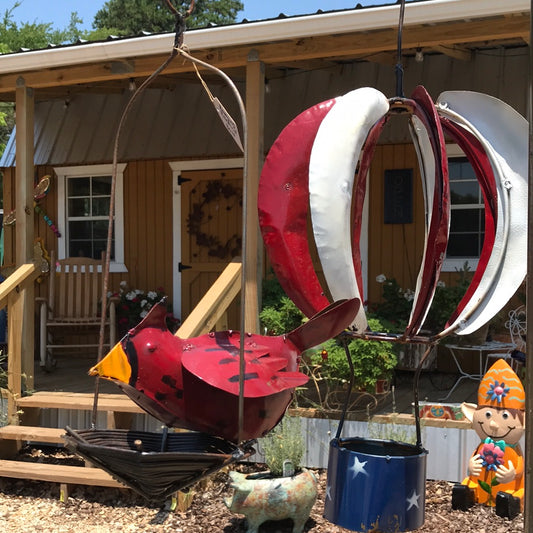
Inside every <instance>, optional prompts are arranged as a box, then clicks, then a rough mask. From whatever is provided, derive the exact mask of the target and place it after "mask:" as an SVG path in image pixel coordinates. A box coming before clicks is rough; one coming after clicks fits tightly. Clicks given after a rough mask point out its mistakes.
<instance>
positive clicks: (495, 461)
mask: <svg viewBox="0 0 533 533" xmlns="http://www.w3.org/2000/svg"><path fill="white" fill-rule="evenodd" d="M481 458H482V459H483V466H484V467H486V468H487V470H492V471H494V472H496V470H497V468H498V467H499V466H500V465H501V464H503V451H502V450H501V449H500V447H499V446H496V444H494V442H489V443H486V444H484V445H483V449H482V450H481Z"/></svg>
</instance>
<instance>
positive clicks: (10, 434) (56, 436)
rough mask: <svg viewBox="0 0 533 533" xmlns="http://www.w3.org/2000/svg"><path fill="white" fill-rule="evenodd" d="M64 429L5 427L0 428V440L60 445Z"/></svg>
mask: <svg viewBox="0 0 533 533" xmlns="http://www.w3.org/2000/svg"><path fill="white" fill-rule="evenodd" d="M64 434H65V430H64V429H60V428H40V427H35V426H5V427H2V428H0V439H5V440H16V441H28V442H39V443H46V444H62V443H63V435H64Z"/></svg>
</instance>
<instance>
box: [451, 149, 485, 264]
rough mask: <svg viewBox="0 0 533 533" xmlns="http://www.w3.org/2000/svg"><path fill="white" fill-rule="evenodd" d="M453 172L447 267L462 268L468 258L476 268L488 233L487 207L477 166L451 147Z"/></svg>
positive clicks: (469, 262)
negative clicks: (478, 178)
mask: <svg viewBox="0 0 533 533" xmlns="http://www.w3.org/2000/svg"><path fill="white" fill-rule="evenodd" d="M448 153H449V154H450V153H451V155H449V157H448V168H449V173H450V196H451V222H450V237H449V241H448V248H447V249H446V261H445V263H444V270H448V271H449V270H455V268H461V267H462V266H463V265H464V263H465V261H468V266H469V267H470V268H471V269H472V270H474V269H475V268H476V267H477V263H478V260H479V255H480V253H481V249H482V247H483V239H484V236H485V207H484V203H483V195H482V193H481V188H480V186H479V183H478V181H477V178H476V174H475V172H474V169H473V168H472V166H471V165H470V163H469V162H468V159H467V158H466V157H464V156H462V157H460V156H459V157H456V156H455V155H454V153H458V151H457V147H455V150H453V149H448Z"/></svg>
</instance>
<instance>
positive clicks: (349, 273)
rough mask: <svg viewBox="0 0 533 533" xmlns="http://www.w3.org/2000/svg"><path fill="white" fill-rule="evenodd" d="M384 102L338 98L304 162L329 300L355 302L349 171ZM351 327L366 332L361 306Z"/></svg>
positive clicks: (370, 95) (364, 95)
mask: <svg viewBox="0 0 533 533" xmlns="http://www.w3.org/2000/svg"><path fill="white" fill-rule="evenodd" d="M388 110H389V102H388V99H387V98H386V97H385V95H384V94H382V93H381V92H380V91H378V90H376V89H373V88H370V87H364V88H361V89H356V90H354V91H351V92H350V93H347V94H346V95H344V96H342V97H340V98H339V99H338V100H337V102H336V104H335V106H333V108H332V109H331V111H330V112H329V113H328V114H327V115H326V117H325V118H324V120H323V121H322V123H321V125H320V128H319V129H318V132H317V135H316V138H315V142H314V144H313V149H312V151H311V158H310V162H309V201H310V207H311V220H312V224H313V232H314V237H315V242H316V246H317V250H318V254H319V257H320V261H321V263H322V268H323V270H324V276H325V278H326V282H327V284H328V288H329V290H330V292H331V296H332V298H333V299H334V300H335V301H336V300H340V299H343V298H361V296H360V291H359V288H358V286H357V282H356V277H355V273H354V268H353V256H352V241H351V205H352V190H353V183H354V176H355V170H356V166H357V162H358V160H359V157H360V153H361V149H362V147H363V144H364V142H365V139H366V137H367V135H368V132H369V131H370V129H371V128H372V126H373V125H374V124H375V123H376V122H377V121H378V120H379V119H381V118H382V117H383V116H384V115H386V114H387V112H388ZM353 325H354V327H355V329H356V330H357V331H364V330H365V329H366V326H367V323H366V316H365V314H364V310H363V308H362V307H361V310H360V312H359V313H358V315H357V317H356V319H355V322H354V324H353Z"/></svg>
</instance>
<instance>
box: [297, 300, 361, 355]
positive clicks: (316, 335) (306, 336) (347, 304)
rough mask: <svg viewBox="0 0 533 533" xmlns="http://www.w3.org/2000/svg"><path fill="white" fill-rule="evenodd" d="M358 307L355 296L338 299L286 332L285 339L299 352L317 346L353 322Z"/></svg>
mask: <svg viewBox="0 0 533 533" xmlns="http://www.w3.org/2000/svg"><path fill="white" fill-rule="evenodd" d="M360 307H361V302H360V301H359V300H358V299H357V298H352V299H351V300H338V301H337V302H334V303H332V304H331V305H330V306H329V307H327V308H326V309H323V310H322V311H320V312H319V313H317V314H316V315H315V316H313V317H311V318H310V319H309V320H308V321H307V322H305V323H304V324H302V325H301V326H300V327H299V328H297V329H295V330H294V331H291V332H290V333H288V334H287V339H289V340H290V341H291V342H292V343H293V344H294V345H295V346H296V347H297V348H298V350H299V351H301V352H303V351H304V350H307V349H308V348H312V347H313V346H317V345H318V344H320V343H322V342H325V341H327V340H328V339H331V338H333V337H336V336H337V335H338V334H339V333H341V332H342V331H344V330H345V329H346V328H347V327H348V326H349V325H350V324H351V323H352V322H353V320H354V318H355V317H356V315H357V312H358V311H359V308H360Z"/></svg>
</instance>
